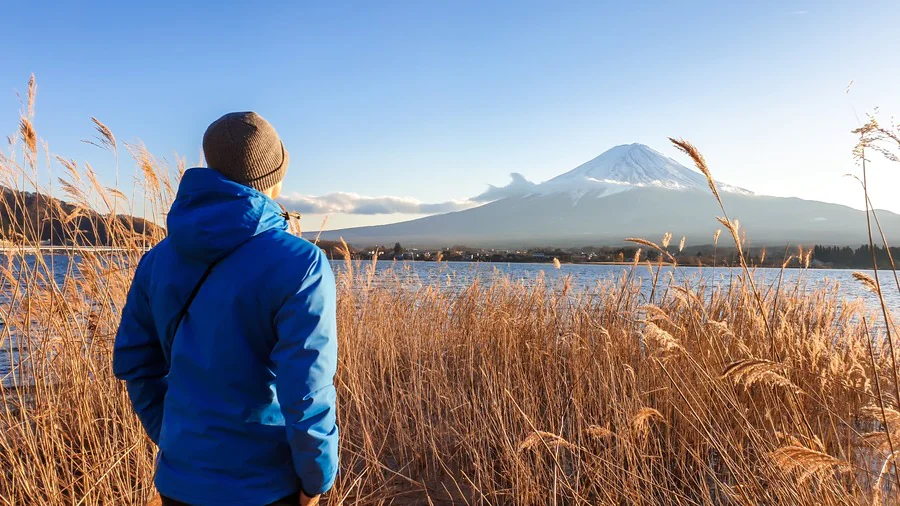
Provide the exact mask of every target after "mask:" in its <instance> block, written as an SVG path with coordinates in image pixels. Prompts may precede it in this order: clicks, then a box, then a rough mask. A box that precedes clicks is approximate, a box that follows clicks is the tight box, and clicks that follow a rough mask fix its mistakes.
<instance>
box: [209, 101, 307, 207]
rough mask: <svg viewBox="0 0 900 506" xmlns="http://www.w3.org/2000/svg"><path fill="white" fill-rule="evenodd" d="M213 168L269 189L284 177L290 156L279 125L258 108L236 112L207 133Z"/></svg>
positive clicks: (210, 128) (258, 188) (233, 178)
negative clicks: (265, 117)
mask: <svg viewBox="0 0 900 506" xmlns="http://www.w3.org/2000/svg"><path fill="white" fill-rule="evenodd" d="M203 156H205V157H206V164H207V166H208V167H209V168H211V169H215V170H217V171H219V172H220V173H222V175H224V176H225V177H227V178H228V179H230V180H232V181H234V182H236V183H240V184H242V185H245V186H249V187H251V188H256V189H257V190H260V191H266V190H268V189H269V188H271V187H273V186H275V185H276V184H278V183H279V182H280V181H281V180H282V179H284V174H285V173H286V172H287V168H288V163H289V162H290V157H289V156H288V152H287V150H286V149H284V144H282V142H281V139H279V138H278V133H276V132H275V128H273V127H272V125H271V124H269V122H268V121H266V120H265V119H263V117H262V116H260V115H259V114H256V113H255V112H232V113H228V114H226V115H224V116H222V117H221V118H219V119H217V120H216V121H214V122H213V123H212V124H211V125H209V128H207V129H206V133H205V134H203Z"/></svg>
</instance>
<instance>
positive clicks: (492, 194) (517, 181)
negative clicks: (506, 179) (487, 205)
mask: <svg viewBox="0 0 900 506" xmlns="http://www.w3.org/2000/svg"><path fill="white" fill-rule="evenodd" d="M509 176H510V177H511V178H512V181H511V182H510V183H509V184H508V185H506V186H494V185H488V189H487V191H485V192H484V193H482V194H481V195H477V196H475V197H473V198H472V200H474V201H475V202H482V203H483V202H493V201H495V200H500V199H502V198H505V197H512V196H514V195H525V194H528V193H530V192H532V191H533V190H534V188H535V187H536V186H537V184H535V183H532V182H531V181H529V180H527V179H525V176H523V175H522V174H519V173H518V172H513V173H512V174H510V175H509Z"/></svg>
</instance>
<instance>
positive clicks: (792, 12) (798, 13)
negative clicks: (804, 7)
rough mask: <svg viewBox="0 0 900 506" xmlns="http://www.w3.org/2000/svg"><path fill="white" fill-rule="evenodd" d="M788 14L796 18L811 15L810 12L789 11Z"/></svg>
mask: <svg viewBox="0 0 900 506" xmlns="http://www.w3.org/2000/svg"><path fill="white" fill-rule="evenodd" d="M788 14H792V15H794V16H804V15H806V14H809V11H789V12H788Z"/></svg>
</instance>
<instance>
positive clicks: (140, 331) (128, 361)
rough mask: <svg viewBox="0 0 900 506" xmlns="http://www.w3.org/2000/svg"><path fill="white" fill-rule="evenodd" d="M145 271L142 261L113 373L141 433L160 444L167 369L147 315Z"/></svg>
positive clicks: (124, 316) (124, 311) (127, 305)
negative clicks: (123, 391) (121, 383)
mask: <svg viewBox="0 0 900 506" xmlns="http://www.w3.org/2000/svg"><path fill="white" fill-rule="evenodd" d="M142 268H143V269H142ZM145 269H146V267H145V266H144V262H143V261H141V263H140V264H139V265H138V268H137V271H136V272H135V275H134V281H132V283H131V289H130V290H129V291H128V298H127V299H126V301H125V307H124V308H123V309H122V322H121V323H120V324H119V331H118V333H117V334H116V343H115V346H114V347H113V373H114V374H115V375H116V377H117V378H119V379H120V380H124V381H125V386H126V388H127V390H128V396H129V397H130V398H131V404H132V406H133V408H134V411H135V413H137V415H138V418H139V419H140V420H141V424H142V425H143V426H144V430H145V431H146V432H147V435H148V436H149V437H150V439H151V440H152V441H153V442H154V443H156V444H159V431H160V428H161V426H162V415H163V401H164V399H165V396H166V388H167V384H166V374H168V372H169V366H168V363H167V362H166V358H165V356H164V355H163V350H162V344H161V343H160V340H159V336H158V335H157V333H156V328H155V327H154V325H153V318H152V316H151V313H150V303H149V299H148V298H147V293H146V289H145V287H144V284H145V283H146V278H147V274H146V273H145V272H144V270H145Z"/></svg>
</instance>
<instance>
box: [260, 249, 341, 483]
mask: <svg viewBox="0 0 900 506" xmlns="http://www.w3.org/2000/svg"><path fill="white" fill-rule="evenodd" d="M335 299H336V295H335V282H334V274H333V272H332V271H331V265H330V264H329V263H328V260H327V258H326V257H325V254H324V253H323V252H321V251H319V254H318V256H317V258H316V260H315V261H314V262H313V265H312V266H311V267H310V270H309V273H308V274H307V276H306V278H305V279H304V280H303V281H302V283H301V285H300V287H299V289H298V290H297V291H296V292H295V293H294V294H293V295H292V296H291V297H290V298H288V299H287V301H286V302H285V304H284V305H283V306H282V307H281V309H280V310H279V311H278V313H277V315H276V317H275V325H276V330H277V336H278V341H277V343H276V344H275V347H274V349H273V350H272V362H273V364H274V369H275V385H276V391H277V392H278V401H279V403H280V404H281V411H282V414H283V415H284V419H285V428H286V430H287V438H288V442H289V443H290V446H291V451H292V454H293V461H294V468H295V469H296V471H297V475H298V476H299V477H300V485H301V487H302V488H303V492H304V493H306V494H307V495H309V496H313V495H317V494H321V493H324V492H327V491H328V490H329V489H330V488H331V487H332V485H333V484H334V480H335V477H336V476H337V470H338V428H337V423H336V416H335V389H334V374H335V371H336V368H337V319H336V308H335V306H336V301H335Z"/></svg>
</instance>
